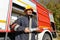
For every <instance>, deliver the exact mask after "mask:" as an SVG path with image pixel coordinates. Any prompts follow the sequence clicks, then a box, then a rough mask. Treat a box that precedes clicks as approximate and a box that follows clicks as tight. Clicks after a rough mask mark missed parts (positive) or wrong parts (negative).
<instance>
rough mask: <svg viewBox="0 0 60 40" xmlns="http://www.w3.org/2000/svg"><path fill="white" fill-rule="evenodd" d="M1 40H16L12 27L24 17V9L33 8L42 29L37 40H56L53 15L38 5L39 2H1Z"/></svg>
mask: <svg viewBox="0 0 60 40" xmlns="http://www.w3.org/2000/svg"><path fill="white" fill-rule="evenodd" d="M0 5H1V6H0V14H1V15H0V39H1V40H11V39H14V34H15V32H12V30H11V29H10V25H11V24H12V23H14V21H15V20H17V19H18V18H19V17H21V16H24V15H25V14H24V9H25V7H26V6H27V8H28V7H32V8H33V10H34V12H33V13H34V15H35V17H37V18H35V19H36V23H37V27H38V28H39V29H40V30H39V31H38V32H39V33H38V34H37V35H36V38H37V40H53V38H56V27H55V22H54V18H53V13H52V12H51V11H50V10H48V9H47V8H46V7H44V6H43V5H42V4H40V3H38V2H37V0H13V1H12V0H7V1H5V0H1V1H0Z"/></svg>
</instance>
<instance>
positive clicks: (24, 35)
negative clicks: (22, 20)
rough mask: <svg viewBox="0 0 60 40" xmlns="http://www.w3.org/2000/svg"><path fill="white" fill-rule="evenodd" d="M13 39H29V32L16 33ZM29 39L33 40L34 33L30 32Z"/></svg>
mask: <svg viewBox="0 0 60 40" xmlns="http://www.w3.org/2000/svg"><path fill="white" fill-rule="evenodd" d="M15 40H29V33H17V34H16V36H15ZM31 40H35V33H32V36H31Z"/></svg>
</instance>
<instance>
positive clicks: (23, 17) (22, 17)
mask: <svg viewBox="0 0 60 40" xmlns="http://www.w3.org/2000/svg"><path fill="white" fill-rule="evenodd" d="M25 18H27V17H26V16H21V17H20V18H19V19H25Z"/></svg>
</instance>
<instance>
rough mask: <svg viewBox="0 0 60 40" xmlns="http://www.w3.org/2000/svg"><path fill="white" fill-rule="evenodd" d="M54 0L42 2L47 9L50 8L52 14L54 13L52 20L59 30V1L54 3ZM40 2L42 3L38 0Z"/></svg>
mask: <svg viewBox="0 0 60 40" xmlns="http://www.w3.org/2000/svg"><path fill="white" fill-rule="evenodd" d="M55 2H56V0H50V2H49V3H48V4H46V5H45V4H44V5H45V6H46V7H47V8H48V9H50V10H52V12H53V15H54V20H55V23H56V28H57V30H60V1H58V2H57V3H55ZM40 3H42V4H43V3H44V1H42V2H40Z"/></svg>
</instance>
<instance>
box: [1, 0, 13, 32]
mask: <svg viewBox="0 0 60 40" xmlns="http://www.w3.org/2000/svg"><path fill="white" fill-rule="evenodd" d="M11 8H12V0H7V1H6V0H1V1H0V32H7V31H8V27H9V24H10V15H11V10H12V9H11Z"/></svg>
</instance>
